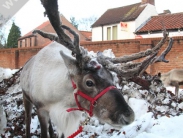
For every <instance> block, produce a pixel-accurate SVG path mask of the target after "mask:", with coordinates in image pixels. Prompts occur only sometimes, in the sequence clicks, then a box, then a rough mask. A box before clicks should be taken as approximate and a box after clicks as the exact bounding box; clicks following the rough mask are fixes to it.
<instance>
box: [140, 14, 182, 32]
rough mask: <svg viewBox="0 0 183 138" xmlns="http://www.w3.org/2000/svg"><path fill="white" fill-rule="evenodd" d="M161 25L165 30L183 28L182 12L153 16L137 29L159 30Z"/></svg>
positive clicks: (145, 30) (142, 30) (143, 30)
mask: <svg viewBox="0 0 183 138" xmlns="http://www.w3.org/2000/svg"><path fill="white" fill-rule="evenodd" d="M163 26H164V27H165V28H166V29H167V30H172V29H180V28H183V13H174V14H165V15H159V16H153V17H152V18H151V19H150V21H149V22H147V24H145V25H144V26H143V27H142V28H141V29H139V30H138V31H137V33H140V32H147V31H161V30H162V29H163Z"/></svg>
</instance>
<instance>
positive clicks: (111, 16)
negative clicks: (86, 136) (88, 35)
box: [92, 3, 145, 28]
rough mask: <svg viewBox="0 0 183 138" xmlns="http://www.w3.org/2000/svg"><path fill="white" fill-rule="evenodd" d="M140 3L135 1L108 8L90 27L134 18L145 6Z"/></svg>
mask: <svg viewBox="0 0 183 138" xmlns="http://www.w3.org/2000/svg"><path fill="white" fill-rule="evenodd" d="M140 5H141V3H136V4H132V5H128V6H123V7H118V8H113V9H109V10H107V11H106V12H105V13H104V14H103V15H102V16H101V17H100V18H99V19H98V20H97V21H96V22H95V23H94V24H93V25H92V28H93V27H98V26H103V25H110V24H115V23H120V22H121V21H123V22H125V21H132V20H135V19H136V18H137V17H138V16H139V14H140V13H141V12H142V11H143V10H144V8H145V6H140Z"/></svg>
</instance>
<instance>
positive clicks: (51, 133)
mask: <svg viewBox="0 0 183 138" xmlns="http://www.w3.org/2000/svg"><path fill="white" fill-rule="evenodd" d="M49 134H50V138H55V136H54V131H53V127H52V123H51V120H50V119H49Z"/></svg>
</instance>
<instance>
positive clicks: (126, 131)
mask: <svg viewBox="0 0 183 138" xmlns="http://www.w3.org/2000/svg"><path fill="white" fill-rule="evenodd" d="M15 71H16V70H10V69H3V68H0V78H1V79H2V78H5V77H7V76H11V75H12V73H14V72H15ZM137 88H138V87H136V85H135V84H133V85H132V84H130V85H128V86H125V87H124V88H123V90H124V91H128V94H127V95H125V94H124V96H126V100H127V102H128V103H129V105H130V106H131V107H132V108H133V110H134V112H135V116H136V117H135V121H134V122H133V123H132V124H130V125H128V126H124V127H122V128H121V129H120V130H115V129H114V128H112V127H111V126H109V125H108V124H101V123H100V122H99V121H98V120H97V119H96V118H95V117H92V118H91V120H90V122H89V124H88V125H86V126H85V127H84V131H83V132H82V133H80V135H78V136H77V138H89V137H92V138H94V137H97V138H154V137H156V138H165V137H166V138H182V136H183V131H182V130H181V129H182V123H183V114H182V109H183V103H182V102H179V103H176V102H175V101H172V102H171V106H170V105H169V106H170V107H171V109H170V108H168V105H166V103H168V102H169V101H170V99H169V98H168V97H170V94H169V93H168V92H167V91H166V93H167V95H168V96H167V97H166V98H164V99H163V100H161V102H162V103H161V105H164V106H160V104H157V105H156V107H153V105H152V104H151V102H149V101H150V100H149V101H148V100H147V99H148V96H147V95H146V96H147V97H145V98H142V97H143V96H142V95H143V94H145V93H147V91H142V90H139V89H137ZM168 89H169V90H170V91H172V92H173V91H174V88H170V87H169V88H168ZM159 93H160V92H159ZM180 93H181V94H182V93H183V90H180ZM129 95H130V96H129ZM161 95H162V94H161ZM156 98H158V96H156ZM150 99H152V97H151V98H150ZM0 103H1V106H0V133H1V137H5V138H7V137H13V138H21V137H23V136H24V134H25V124H24V108H23V104H22V103H23V102H22V92H21V88H20V87H19V85H18V84H16V85H14V86H12V87H10V88H9V89H8V91H7V92H6V94H5V95H0ZM149 107H151V108H149ZM150 109H151V110H150ZM3 110H4V111H3ZM179 110H180V111H179ZM32 113H33V115H32V122H31V132H32V137H33V138H38V137H40V128H39V121H38V118H37V115H36V113H35V109H34V110H33V111H32ZM159 113H162V114H163V113H164V114H163V115H162V114H159ZM168 113H170V114H168ZM155 114H157V116H156V115H155ZM5 118H7V121H6V119H5ZM3 128H4V129H3Z"/></svg>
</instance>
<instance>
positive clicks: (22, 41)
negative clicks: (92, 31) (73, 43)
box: [18, 15, 90, 47]
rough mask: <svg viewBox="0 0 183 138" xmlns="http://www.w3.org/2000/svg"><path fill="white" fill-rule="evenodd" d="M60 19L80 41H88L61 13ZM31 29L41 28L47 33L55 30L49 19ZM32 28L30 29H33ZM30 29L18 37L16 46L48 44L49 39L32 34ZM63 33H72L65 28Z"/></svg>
mask: <svg viewBox="0 0 183 138" xmlns="http://www.w3.org/2000/svg"><path fill="white" fill-rule="evenodd" d="M61 21H62V24H63V25H66V26H68V27H69V28H71V29H72V30H74V31H75V32H76V33H77V34H78V35H79V37H80V41H90V40H89V39H88V38H87V36H84V35H83V34H82V33H80V31H78V30H77V28H75V27H74V26H73V25H72V24H71V23H70V22H69V21H68V20H67V19H66V18H65V17H64V16H63V15H61ZM33 30H42V31H45V32H49V33H56V32H55V30H54V29H53V27H52V25H51V23H50V21H46V22H44V23H43V24H41V25H39V26H38V27H36V28H35V29H33ZM33 30H32V31H33ZM32 31H30V32H29V33H27V34H26V35H24V36H22V37H20V38H19V39H18V47H34V46H46V45H48V44H49V43H50V42H51V41H50V40H49V39H46V38H44V37H42V36H40V35H33V34H32ZM65 33H66V34H67V35H68V36H69V37H70V38H71V39H74V38H73V35H72V34H71V33H69V32H68V31H67V30H65Z"/></svg>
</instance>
